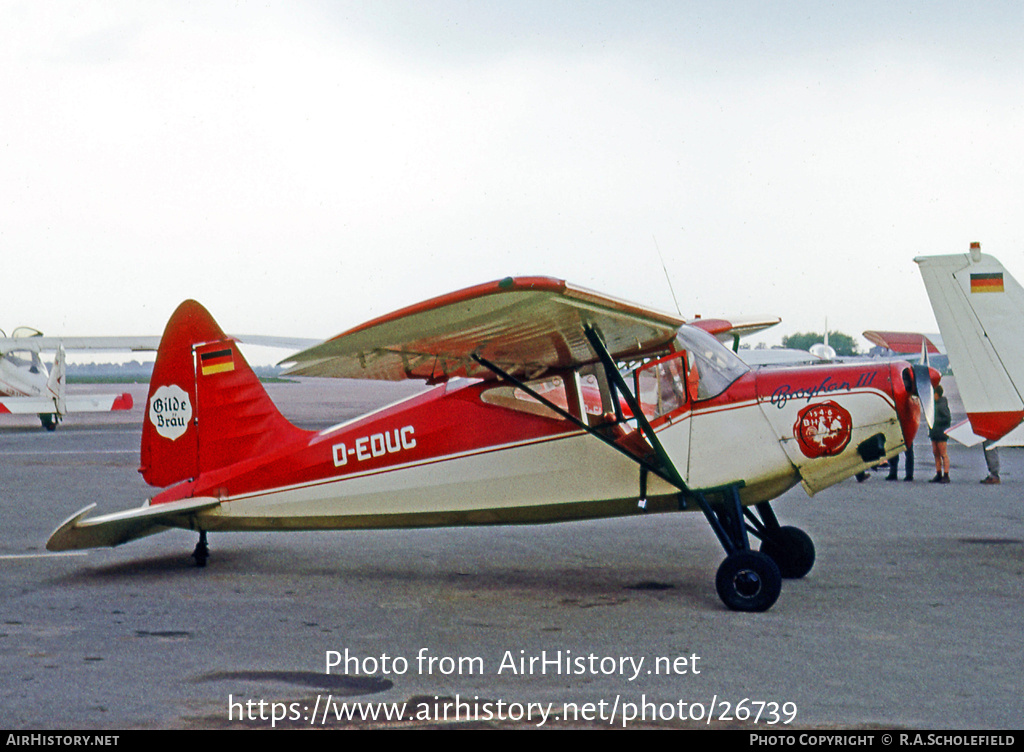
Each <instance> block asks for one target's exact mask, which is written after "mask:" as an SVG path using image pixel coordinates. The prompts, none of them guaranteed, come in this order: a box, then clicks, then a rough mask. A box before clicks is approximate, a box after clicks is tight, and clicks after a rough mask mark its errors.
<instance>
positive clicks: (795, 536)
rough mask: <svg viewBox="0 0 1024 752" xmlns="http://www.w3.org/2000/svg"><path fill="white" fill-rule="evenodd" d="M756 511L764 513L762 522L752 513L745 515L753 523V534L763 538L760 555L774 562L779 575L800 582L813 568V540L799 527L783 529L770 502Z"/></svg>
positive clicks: (763, 504) (789, 526) (786, 526)
mask: <svg viewBox="0 0 1024 752" xmlns="http://www.w3.org/2000/svg"><path fill="white" fill-rule="evenodd" d="M755 508H756V509H757V511H758V512H760V514H761V519H760V520H759V519H757V517H755V516H754V514H753V513H752V512H750V511H749V510H745V511H744V515H745V516H746V517H747V519H748V520H750V522H751V524H753V526H754V529H753V530H752V532H753V533H754V535H756V536H757V537H758V538H760V539H761V547H760V551H761V553H763V554H767V555H768V556H770V557H771V558H772V559H773V560H774V561H775V563H776V564H777V565H778V566H779V572H781V573H782V576H783V577H785V578H786V579H790V580H798V579H800V578H801V577H803V576H805V575H806V574H807V573H808V572H810V571H811V567H813V566H814V542H813V541H812V540H811V537H810V536H809V535H808V534H807V533H805V532H804V531H803V530H801V529H800V528H798V527H793V526H792V525H785V526H780V525H779V521H778V519H776V517H775V512H773V511H772V508H771V505H770V504H768V502H763V503H761V504H758V505H757V506H756V507H755Z"/></svg>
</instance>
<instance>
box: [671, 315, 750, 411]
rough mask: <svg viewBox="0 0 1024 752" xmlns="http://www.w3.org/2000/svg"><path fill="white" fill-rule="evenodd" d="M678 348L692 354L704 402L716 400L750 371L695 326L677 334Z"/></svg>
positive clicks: (698, 391)
mask: <svg viewBox="0 0 1024 752" xmlns="http://www.w3.org/2000/svg"><path fill="white" fill-rule="evenodd" d="M676 341H677V342H678V346H679V349H682V350H686V351H687V352H688V353H689V360H690V363H691V366H690V367H691V368H693V367H694V366H695V367H696V368H697V376H698V378H697V396H696V397H695V399H698V400H705V399H711V398H712V397H716V396H718V395H719V394H721V393H722V392H724V391H725V390H726V389H727V388H728V386H729V385H730V384H731V383H732V382H734V381H735V380H736V379H738V378H739V377H740V376H742V375H743V374H745V373H747V372H748V371H749V370H750V366H748V365H747V364H746V363H744V362H743V361H742V360H740V359H739V356H737V355H736V354H735V353H734V352H732V351H731V350H729V349H728V348H727V347H726V346H725V345H723V344H722V343H721V342H719V341H718V340H717V339H715V338H714V337H712V336H711V335H710V334H708V333H707V332H705V331H704V330H703V329H698V328H696V327H693V326H683V327H680V328H679V331H678V332H677V333H676Z"/></svg>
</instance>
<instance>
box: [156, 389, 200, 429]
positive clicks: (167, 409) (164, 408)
mask: <svg viewBox="0 0 1024 752" xmlns="http://www.w3.org/2000/svg"><path fill="white" fill-rule="evenodd" d="M190 420H192V402H191V401H190V400H189V398H188V392H186V391H185V390H184V389H182V388H181V387H180V386H178V385H177V384H171V385H170V386H162V387H160V388H159V389H157V390H156V391H155V392H153V397H152V398H151V399H150V400H149V422H150V423H152V424H153V427H154V428H155V429H156V432H157V433H158V434H160V435H161V436H163V437H164V438H165V439H170V440H171V441H174V440H175V439H176V438H178V437H179V436H181V435H182V434H183V433H185V431H187V430H188V424H189V421H190Z"/></svg>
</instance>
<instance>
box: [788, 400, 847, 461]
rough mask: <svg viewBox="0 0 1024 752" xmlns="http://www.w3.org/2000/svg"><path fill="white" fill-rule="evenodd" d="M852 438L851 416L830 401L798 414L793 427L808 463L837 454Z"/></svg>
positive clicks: (810, 406) (809, 407)
mask: <svg viewBox="0 0 1024 752" xmlns="http://www.w3.org/2000/svg"><path fill="white" fill-rule="evenodd" d="M852 434H853V418H852V417H850V412H849V411H848V410H847V409H846V408H845V407H843V406H842V405H840V404H839V403H837V402H833V401H832V400H829V401H828V402H819V403H818V404H815V405H808V406H807V407H805V408H804V409H803V410H801V411H800V412H799V414H798V415H797V418H796V424H795V425H794V426H793V435H794V436H795V437H796V440H797V443H798V444H799V445H800V451H801V452H803V453H804V455H805V456H807V457H810V458H811V459H814V458H816V457H832V456H834V455H837V454H839V453H840V452H841V451H843V450H844V449H845V448H846V445H847V444H849V443H850V436H851V435H852Z"/></svg>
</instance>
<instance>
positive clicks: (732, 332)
mask: <svg viewBox="0 0 1024 752" xmlns="http://www.w3.org/2000/svg"><path fill="white" fill-rule="evenodd" d="M780 321H782V319H781V318H779V317H778V316H756V317H742V318H735V317H733V318H729V319H703V318H696V319H691V320H689V321H687V322H686V323H688V324H690V326H696V327H699V328H701V329H703V330H704V331H706V332H707V333H708V334H713V335H714V336H716V337H718V339H719V340H720V341H722V342H725V343H731V342H732V341H734V340H735V339H736V338H739V337H746V336H748V335H750V334H755V333H757V332H760V331H762V330H764V329H767V328H769V327H772V326H775V325H776V324H778V323H779V322H780Z"/></svg>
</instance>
